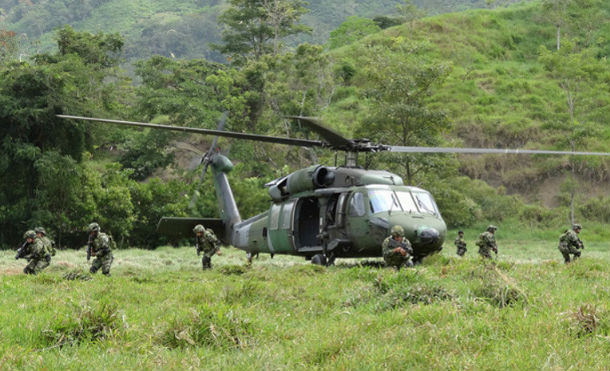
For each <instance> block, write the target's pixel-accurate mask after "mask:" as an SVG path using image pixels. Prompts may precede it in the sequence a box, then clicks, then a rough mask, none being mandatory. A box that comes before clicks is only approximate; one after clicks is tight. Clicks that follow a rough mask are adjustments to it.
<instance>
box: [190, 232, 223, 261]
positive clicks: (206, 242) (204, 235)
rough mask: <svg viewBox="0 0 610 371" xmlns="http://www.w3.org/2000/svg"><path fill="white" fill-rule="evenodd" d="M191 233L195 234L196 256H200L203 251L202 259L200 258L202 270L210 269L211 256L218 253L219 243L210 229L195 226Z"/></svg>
mask: <svg viewBox="0 0 610 371" xmlns="http://www.w3.org/2000/svg"><path fill="white" fill-rule="evenodd" d="M193 232H195V234H196V236H195V248H196V249H197V255H200V254H201V252H202V251H203V257H202V258H201V266H202V268H203V269H209V268H212V256H213V255H214V254H216V252H217V251H218V249H219V246H220V241H219V240H218V238H216V235H215V234H214V232H213V231H212V230H211V229H206V228H205V227H204V226H203V225H201V224H197V225H196V226H195V228H193ZM199 233H201V235H199Z"/></svg>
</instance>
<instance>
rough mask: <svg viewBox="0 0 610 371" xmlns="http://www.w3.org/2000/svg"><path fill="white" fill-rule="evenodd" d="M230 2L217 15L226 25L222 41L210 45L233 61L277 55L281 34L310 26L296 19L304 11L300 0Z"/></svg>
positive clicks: (289, 33)
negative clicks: (224, 9)
mask: <svg viewBox="0 0 610 371" xmlns="http://www.w3.org/2000/svg"><path fill="white" fill-rule="evenodd" d="M230 4H231V7H230V8H229V9H227V10H226V11H224V12H223V13H222V14H221V15H220V17H219V19H218V20H219V22H220V23H221V24H223V25H224V26H225V30H224V31H223V32H222V41H223V42H224V44H223V45H212V47H213V48H214V49H217V50H219V51H220V52H222V53H223V54H227V55H228V56H229V57H230V58H231V61H232V62H233V63H236V64H243V63H245V61H246V60H247V59H250V58H253V59H255V60H258V59H260V58H261V57H262V56H263V55H265V54H273V55H277V54H278V53H279V52H280V49H281V39H282V38H285V37H287V36H290V35H295V34H298V33H301V32H306V31H308V30H309V29H308V28H307V27H306V26H304V25H302V24H298V23H297V22H298V21H299V18H300V17H301V16H302V15H303V14H305V13H306V12H307V9H306V8H305V7H304V4H305V3H304V2H303V1H302V0H230Z"/></svg>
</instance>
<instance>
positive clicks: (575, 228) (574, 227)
mask: <svg viewBox="0 0 610 371" xmlns="http://www.w3.org/2000/svg"><path fill="white" fill-rule="evenodd" d="M577 229H582V225H580V224H578V223H574V224H572V230H573V231H575V230H577Z"/></svg>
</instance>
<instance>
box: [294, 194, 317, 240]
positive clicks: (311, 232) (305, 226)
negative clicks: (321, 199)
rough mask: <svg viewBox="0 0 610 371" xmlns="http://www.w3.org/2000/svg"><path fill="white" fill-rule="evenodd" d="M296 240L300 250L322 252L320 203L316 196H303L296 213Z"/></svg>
mask: <svg viewBox="0 0 610 371" xmlns="http://www.w3.org/2000/svg"><path fill="white" fill-rule="evenodd" d="M294 215H295V216H294V241H295V247H296V249H297V251H298V252H320V251H322V241H321V240H320V237H319V235H320V205H319V203H318V199H317V198H316V197H303V198H300V199H299V200H298V202H297V205H296V209H295V214H294Z"/></svg>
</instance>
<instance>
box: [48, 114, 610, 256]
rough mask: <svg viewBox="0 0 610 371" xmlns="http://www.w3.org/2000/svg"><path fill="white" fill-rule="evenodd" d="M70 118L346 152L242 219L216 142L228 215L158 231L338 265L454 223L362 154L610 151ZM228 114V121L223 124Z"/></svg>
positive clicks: (439, 235)
mask: <svg viewBox="0 0 610 371" xmlns="http://www.w3.org/2000/svg"><path fill="white" fill-rule="evenodd" d="M57 116H58V117H60V118H64V119H75V120H86V121H97V122H104V123H112V124H119V125H128V126H137V127H148V128H154V129H163V130H172V131H182V132H188V133H198V134H205V135H216V136H217V137H218V136H222V137H229V138H237V139H246V140H254V141H261V142H270V143H279V144H285V145H293V146H304V147H322V148H329V149H331V150H335V151H343V152H345V164H344V165H343V166H339V167H335V166H333V167H330V166H324V165H313V166H310V167H308V168H305V169H301V170H297V171H295V172H293V173H291V174H289V175H287V176H284V177H282V178H279V179H276V180H273V181H271V182H269V183H267V184H266V186H267V187H268V192H269V196H270V197H271V206H270V208H269V210H268V211H265V212H264V213H261V214H259V215H256V216H254V217H252V218H249V219H246V220H242V218H241V216H240V214H239V209H238V207H237V204H236V202H235V199H234V197H233V192H232V191H231V186H230V185H229V181H228V178H227V174H228V173H229V172H230V171H231V169H232V167H233V165H232V163H231V161H230V160H229V159H228V158H227V157H226V156H223V155H221V154H219V153H215V152H214V151H213V148H214V147H215V144H213V145H212V147H211V148H210V151H208V153H207V154H206V155H205V156H204V158H203V163H204V169H203V172H202V177H203V175H204V174H205V172H206V171H207V167H208V165H210V164H211V165H212V173H213V177H214V185H215V188H216V195H217V199H218V204H219V205H218V206H219V209H220V214H221V218H219V219H216V218H175V217H163V218H162V219H161V220H160V221H159V224H158V226H157V230H158V231H159V232H160V233H162V234H166V235H171V236H184V237H186V236H191V235H192V229H193V227H194V226H195V225H196V224H203V225H205V226H206V227H207V228H212V229H213V230H214V232H215V233H216V235H217V236H218V237H219V238H220V239H221V240H222V242H223V243H224V244H226V245H232V246H234V247H236V248H238V249H241V250H244V251H246V252H248V253H249V254H257V253H268V254H271V255H273V254H288V255H299V256H303V257H305V258H306V259H311V261H312V263H314V264H323V265H326V264H332V263H333V262H334V260H335V259H336V258H363V257H381V256H382V251H381V242H382V241H383V239H384V238H385V237H387V236H388V235H389V231H390V228H391V227H392V226H394V225H400V226H402V228H403V229H404V231H405V237H407V238H408V239H409V241H410V242H411V244H412V247H413V252H414V254H413V258H414V260H415V261H418V260H421V259H423V258H424V257H425V256H427V255H430V254H433V253H435V252H438V251H440V250H441V249H442V246H443V242H444V240H445V236H446V233H447V226H446V224H445V221H444V220H443V218H442V216H441V213H440V211H439V209H438V207H437V205H436V203H435V201H434V198H433V197H432V195H431V194H430V192H428V191H426V190H424V189H421V188H418V187H412V186H407V185H405V184H404V183H403V180H402V178H401V177H400V176H398V175H396V174H393V173H390V172H388V171H384V170H365V169H363V168H361V167H359V166H358V154H359V153H362V152H364V153H372V152H382V151H390V152H402V153H475V154H476V153H479V154H482V153H498V154H550V155H587V156H610V153H605V152H567V151H547V150H525V149H494V148H447V147H409V146H388V145H383V144H374V143H371V142H370V141H368V140H365V139H347V138H345V137H343V136H342V135H341V134H339V133H337V132H335V131H333V130H330V129H328V128H326V127H324V126H323V125H322V124H321V123H320V122H319V121H318V119H316V118H312V117H303V116H288V118H291V119H295V120H298V121H299V122H300V123H301V124H302V125H304V126H306V127H307V128H309V129H311V130H313V131H315V132H316V133H317V134H318V135H319V136H320V137H321V140H308V139H296V138H282V137H273V136H265V135H258V134H247V133H238V132H231V131H223V130H220V128H221V127H222V125H220V126H219V130H211V129H200V128H190V127H182V126H173V125H159V124H151V123H143V122H133V121H122V120H110V119H101V118H90V117H82V116H71V115H57ZM224 119H226V116H225V117H224V118H223V119H222V120H221V122H224Z"/></svg>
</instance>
